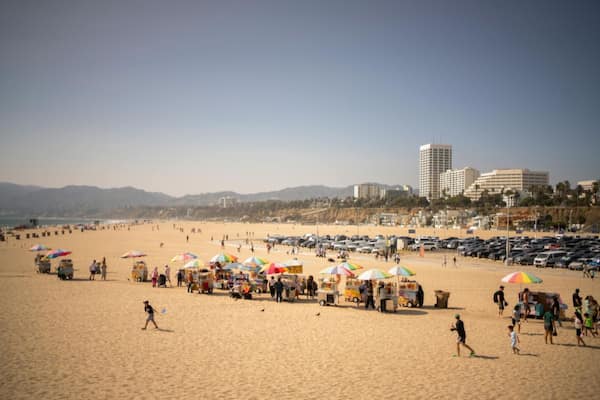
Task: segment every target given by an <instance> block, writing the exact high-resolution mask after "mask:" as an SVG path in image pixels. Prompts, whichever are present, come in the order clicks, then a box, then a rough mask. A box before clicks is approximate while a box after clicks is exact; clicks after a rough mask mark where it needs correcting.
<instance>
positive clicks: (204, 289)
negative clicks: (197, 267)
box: [192, 270, 214, 294]
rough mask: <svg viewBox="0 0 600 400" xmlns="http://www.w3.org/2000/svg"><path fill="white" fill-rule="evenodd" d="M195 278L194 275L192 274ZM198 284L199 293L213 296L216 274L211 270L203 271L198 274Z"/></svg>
mask: <svg viewBox="0 0 600 400" xmlns="http://www.w3.org/2000/svg"><path fill="white" fill-rule="evenodd" d="M192 276H194V274H192ZM196 276H197V278H196V281H195V282H194V283H196V285H197V288H198V293H207V294H212V292H213V288H214V273H213V272H212V271H209V270H202V271H199V272H198V273H197V274H196Z"/></svg>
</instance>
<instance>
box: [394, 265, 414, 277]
mask: <svg viewBox="0 0 600 400" xmlns="http://www.w3.org/2000/svg"><path fill="white" fill-rule="evenodd" d="M388 273H389V274H391V275H393V276H413V275H415V273H414V272H413V271H411V270H410V269H408V268H406V267H403V266H402V265H396V266H395V267H392V268H390V270H389V271H388Z"/></svg>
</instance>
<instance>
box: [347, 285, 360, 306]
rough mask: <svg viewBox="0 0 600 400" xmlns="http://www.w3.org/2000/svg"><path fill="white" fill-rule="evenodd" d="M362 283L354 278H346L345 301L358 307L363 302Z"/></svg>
mask: <svg viewBox="0 0 600 400" xmlns="http://www.w3.org/2000/svg"><path fill="white" fill-rule="evenodd" d="M361 284H362V281H360V280H358V279H353V278H346V286H345V289H344V300H345V301H351V302H353V303H354V304H356V305H358V304H360V302H361V301H362V294H361V293H360V286H361Z"/></svg>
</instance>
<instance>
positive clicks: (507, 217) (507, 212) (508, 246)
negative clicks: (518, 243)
mask: <svg viewBox="0 0 600 400" xmlns="http://www.w3.org/2000/svg"><path fill="white" fill-rule="evenodd" d="M510 199H511V197H508V198H507V201H506V257H505V258H504V264H505V265H508V256H509V255H510V241H509V240H508V235H509V230H508V227H509V223H510Z"/></svg>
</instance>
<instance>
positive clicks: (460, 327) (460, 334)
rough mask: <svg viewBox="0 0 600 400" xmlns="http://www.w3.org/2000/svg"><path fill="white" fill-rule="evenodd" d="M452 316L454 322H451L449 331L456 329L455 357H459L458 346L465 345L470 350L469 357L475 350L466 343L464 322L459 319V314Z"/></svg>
mask: <svg viewBox="0 0 600 400" xmlns="http://www.w3.org/2000/svg"><path fill="white" fill-rule="evenodd" d="M454 318H455V319H456V322H455V323H454V324H452V326H451V327H450V330H451V331H456V334H457V337H456V357H460V346H461V345H462V346H465V347H466V348H467V349H469V350H470V351H471V353H470V354H469V357H473V356H474V355H475V350H473V349H472V348H471V346H469V345H468V344H467V333H466V331H465V324H464V323H463V322H462V321H461V319H460V315H459V314H456V315H455V316H454Z"/></svg>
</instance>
